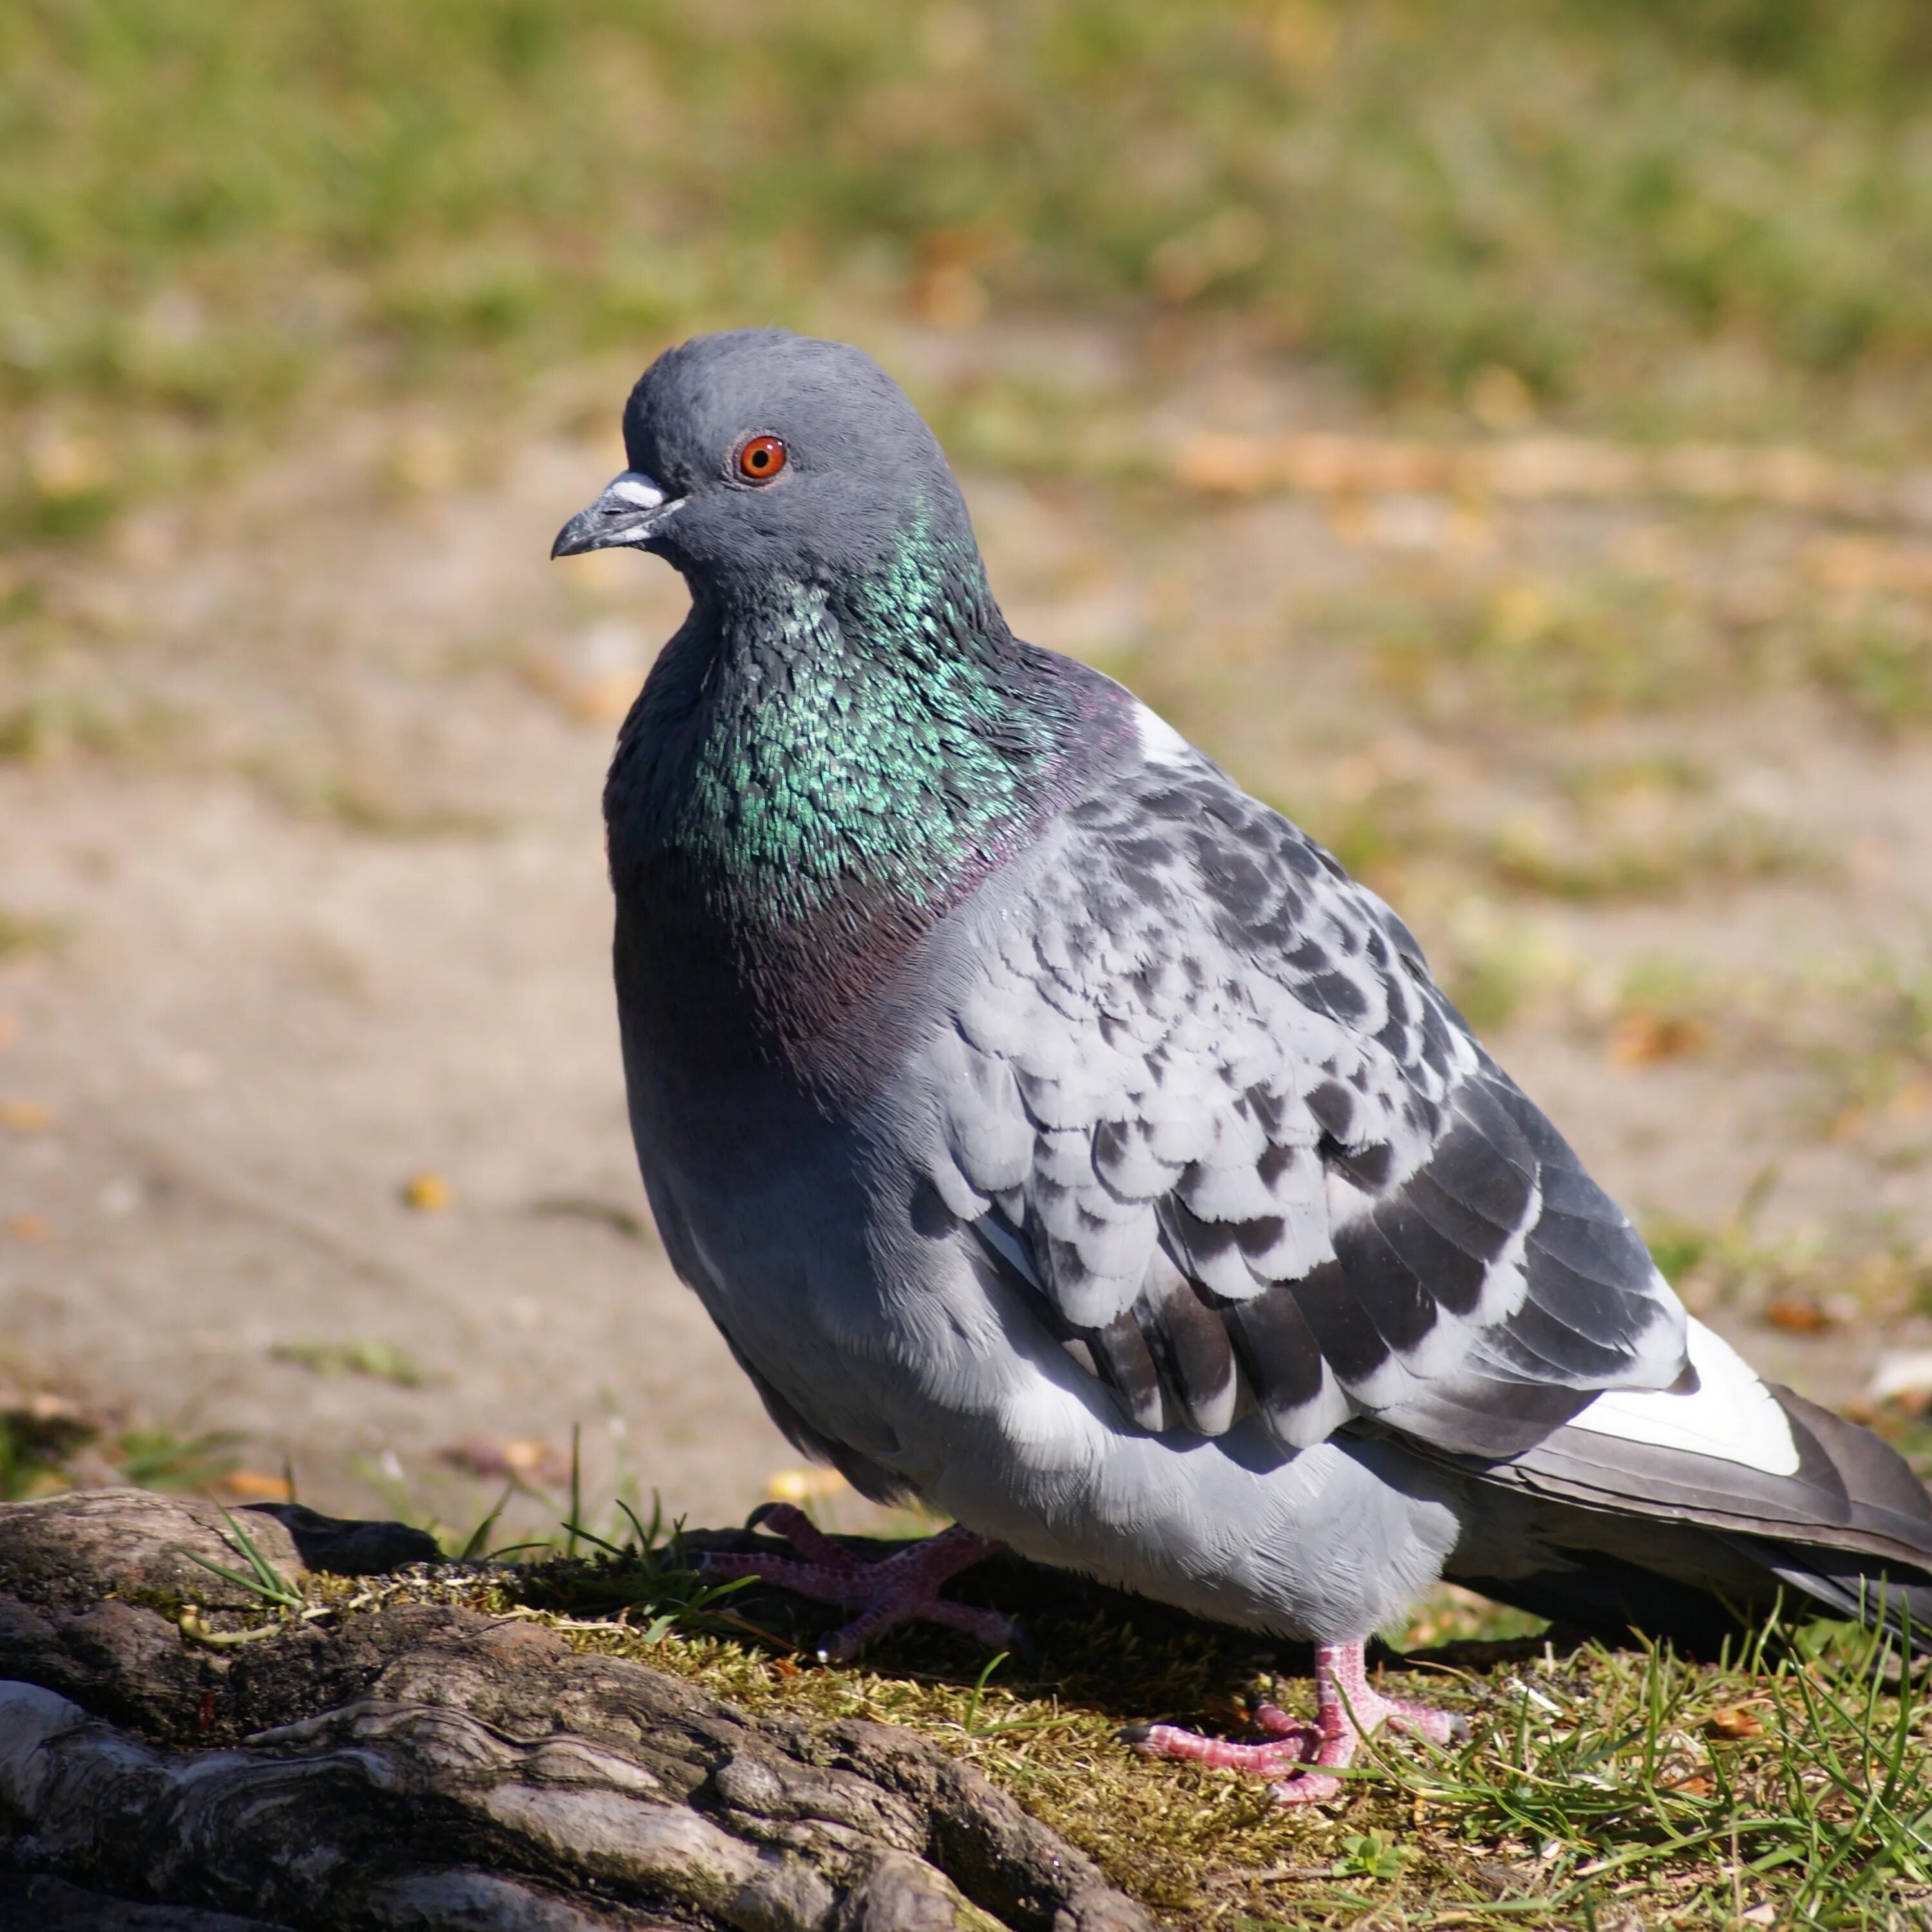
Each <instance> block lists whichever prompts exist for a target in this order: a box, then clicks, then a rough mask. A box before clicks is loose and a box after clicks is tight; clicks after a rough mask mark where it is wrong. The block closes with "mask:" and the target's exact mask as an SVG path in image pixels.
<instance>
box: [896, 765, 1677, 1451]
mask: <svg viewBox="0 0 1932 1932" xmlns="http://www.w3.org/2000/svg"><path fill="white" fill-rule="evenodd" d="M986 930H987V932H989V934H990V935H991V939H990V943H989V944H986V946H985V947H983V951H982V953H981V955H980V958H979V959H977V962H975V965H974V970H973V971H972V973H971V976H970V977H969V980H968V983H967V985H966V986H965V989H964V991H963V992H961V993H960V995H959V997H958V998H957V999H956V1002H955V1004H954V1006H953V1011H952V1013H951V1015H950V1019H951V1024H950V1026H949V1027H948V1028H947V1029H946V1030H945V1031H944V1032H943V1033H942V1034H941V1035H940V1036H938V1037H937V1038H936V1039H935V1040H934V1041H933V1042H932V1045H931V1046H930V1048H929V1051H928V1053H927V1055H926V1061H925V1062H924V1064H923V1067H922V1076H923V1079H924V1080H925V1082H926V1085H927V1090H928V1091H929V1093H930V1094H932V1097H933V1098H934V1101H935V1135H934V1138H933V1142H932V1154H931V1157H930V1163H929V1173H930V1178H931V1180H932V1184H933V1186H934V1187H935V1189H936V1190H938V1193H939V1194H940V1196H941V1198H942V1199H944V1202H945V1203H946V1205H947V1207H948V1208H950V1210H951V1211H952V1212H953V1214H955V1215H956V1216H957V1217H959V1218H960V1219H961V1220H963V1221H965V1222H966V1223H968V1224H970V1226H971V1229H972V1231H973V1235H974V1238H975V1239H976V1240H977V1241H979V1242H980V1244H982V1246H983V1249H984V1250H985V1252H986V1255H987V1256H988V1257H989V1259H992V1261H993V1262H994V1263H995V1265H997V1266H998V1268H1000V1269H1001V1271H1003V1272H1004V1274H1006V1275H1007V1277H1008V1278H1009V1279H1010V1280H1012V1281H1013V1282H1014V1283H1016V1284H1017V1285H1019V1286H1021V1287H1022V1289H1024V1291H1025V1292H1026V1293H1028V1295H1031V1296H1032V1297H1033V1298H1034V1299H1035V1301H1036V1303H1037V1306H1038V1307H1039V1309H1040V1313H1041V1314H1042V1315H1043V1317H1044V1318H1045V1319H1046V1320H1047V1321H1048V1322H1049V1323H1050V1324H1051V1325H1053V1327H1054V1328H1055V1330H1056V1331H1057V1332H1058V1334H1060V1335H1061V1337H1062V1339H1063V1340H1064V1343H1066V1345H1067V1347H1068V1349H1070V1352H1072V1353H1073V1354H1074V1355H1076V1358H1077V1359H1079V1360H1080V1361H1082V1362H1083V1363H1084V1364H1085V1365H1086V1366H1087V1367H1089V1368H1091V1370H1092V1372H1093V1373H1094V1374H1095V1375H1096V1376H1099V1377H1100V1378H1101V1379H1103V1380H1104V1381H1105V1382H1107V1383H1108V1384H1109V1385H1111V1386H1112V1388H1113V1389H1114V1390H1115V1391H1116V1392H1117V1394H1118V1397H1119V1398H1120V1400H1121V1404H1122V1406H1123V1407H1124V1410H1125V1411H1126V1412H1127V1415H1128V1416H1129V1417H1130V1418H1131V1419H1132V1420H1133V1422H1134V1423H1136V1424H1138V1425H1139V1427H1142V1428H1143V1429H1146V1430H1151V1431H1154V1432H1157V1433H1158V1432H1161V1431H1164V1430H1168V1429H1170V1428H1175V1427H1181V1428H1185V1429H1188V1430H1194V1431H1197V1432H1199V1433H1203V1434H1206V1435H1215V1434H1218V1433H1220V1432H1221V1431H1223V1430H1226V1429H1227V1428H1228V1427H1229V1426H1230V1425H1231V1424H1232V1422H1233V1421H1234V1420H1235V1418H1236V1416H1237V1415H1239V1414H1241V1413H1244V1412H1246V1411H1247V1409H1249V1408H1250V1407H1253V1408H1256V1409H1259V1411H1260V1412H1262V1415H1264V1417H1265V1418H1266V1420H1267V1422H1268V1425H1269V1427H1271V1429H1272V1430H1274V1433H1276V1434H1277V1436H1279V1437H1280V1439H1282V1440H1283V1442H1286V1443H1288V1444H1291V1445H1298V1446H1305V1445H1309V1444H1311V1443H1313V1442H1319V1441H1320V1440H1322V1439H1323V1438H1325V1436H1328V1434H1329V1433H1331V1431H1333V1430H1334V1429H1336V1428H1337V1427H1340V1425H1341V1424H1344V1423H1346V1422H1349V1421H1352V1420H1355V1419H1358V1418H1368V1419H1371V1420H1373V1421H1376V1422H1377V1423H1379V1424H1382V1426H1384V1427H1388V1428H1390V1429H1393V1430H1399V1431H1402V1432H1403V1433H1409V1434H1412V1435H1415V1436H1421V1437H1422V1438H1424V1439H1427V1440H1428V1441H1429V1442H1432V1443H1433V1444H1435V1445H1438V1446H1439V1447H1440V1448H1445V1449H1448V1450H1450V1451H1455V1452H1458V1453H1462V1454H1472V1455H1477V1456H1485V1457H1500V1456H1506V1455H1510V1454H1514V1453H1515V1452H1517V1451H1519V1450H1520V1449H1522V1448H1525V1447H1526V1446H1527V1445H1529V1444H1531V1443H1533V1442H1537V1441H1539V1440H1541V1439H1542V1438H1543V1437H1544V1436H1547V1434H1548V1433H1550V1431H1551V1430H1553V1429H1555V1428H1556V1427H1559V1425H1560V1424H1562V1423H1564V1422H1565V1421H1567V1420H1568V1418H1570V1417H1571V1416H1572V1415H1576V1414H1577V1413H1578V1412H1580V1411H1581V1410H1582V1409H1583V1408H1584V1407H1585V1406H1586V1405H1587V1404H1588V1403H1590V1402H1591V1401H1592V1399H1593V1398H1594V1397H1595V1396H1596V1395H1598V1394H1599V1393H1600V1392H1601V1391H1605V1390H1612V1389H1637V1390H1642V1389H1659V1388H1668V1387H1670V1386H1671V1385H1673V1384H1677V1385H1680V1386H1688V1385H1689V1384H1690V1381H1691V1371H1690V1370H1689V1369H1688V1360H1687V1357H1686V1355H1685V1326H1684V1315H1683V1311H1682V1307H1680V1306H1679V1304H1678V1302H1677V1301H1676V1298H1675V1296H1674V1295H1672V1293H1671V1292H1670V1289H1669V1287H1668V1286H1667V1285H1666V1284H1665V1283H1664V1281H1663V1280H1662V1278H1661V1277H1660V1276H1659V1275H1658V1273H1657V1271H1656V1270H1655V1268H1654V1267H1653V1265H1652V1262H1651V1260H1650V1258H1649V1254H1648V1253H1647V1252H1646V1250H1645V1248H1644V1246H1643V1242H1642V1241H1641V1240H1640V1238H1638V1236H1637V1233H1636V1232H1635V1230H1634V1229H1633V1228H1632V1227H1631V1225H1630V1223H1629V1221H1628V1219H1627V1218H1626V1217H1625V1215H1624V1214H1623V1213H1622V1211H1621V1210H1620V1209H1619V1208H1617V1206H1616V1204H1615V1203H1614V1202H1612V1201H1611V1200H1610V1199H1609V1198H1608V1196H1606V1195H1605V1194H1604V1193H1603V1191H1602V1190H1601V1189H1600V1188H1598V1187H1597V1186H1596V1185H1595V1183H1594V1182H1593V1181H1592V1180H1591V1179H1590V1178H1589V1175H1587V1174H1586V1172H1584V1171H1583V1167H1582V1166H1581V1164H1580V1163H1579V1162H1578V1160H1577V1157H1576V1156H1575V1155H1574V1154H1573V1153H1572V1152H1571V1150H1570V1149H1569V1148H1568V1146H1567V1145H1565V1142H1564V1141H1563V1140H1562V1137H1561V1136H1559V1134H1558V1133H1556V1130H1555V1129H1554V1128H1553V1127H1551V1126H1550V1124H1549V1122H1548V1121H1547V1120H1545V1119H1544V1117H1543V1116H1542V1115H1541V1113H1539V1112H1538V1110H1537V1109H1535V1107H1534V1106H1532V1104H1531V1103H1530V1102H1529V1100H1527V1099H1526V1097H1524V1096H1523V1094H1522V1093H1521V1092H1520V1091H1519V1090H1518V1089H1517V1087H1516V1086H1515V1085H1514V1083H1512V1082H1511V1081H1510V1079H1508V1076H1505V1074H1504V1073H1502V1071H1501V1070H1500V1069H1499V1068H1498V1067H1496V1065H1495V1064H1493V1062H1492V1061H1490V1059H1489V1058H1487V1055H1484V1052H1482V1050H1481V1048H1480V1047H1479V1046H1478V1045H1477V1043H1475V1040H1474V1039H1473V1038H1472V1036H1471V1035H1470V1034H1469V1031H1468V1029H1467V1028H1466V1026H1465V1025H1464V1024H1463V1021H1462V1019H1460V1016H1458V1015H1457V1013H1456V1012H1455V1011H1454V1009H1453V1008H1452V1007H1451V1006H1450V1004H1448V1001H1447V1000H1446V999H1445V998H1444V996H1443V995H1442V993H1441V992H1440V991H1439V989H1437V987H1436V985H1435V984H1434V983H1433V980H1431V978H1430V975H1429V972H1428V970H1427V966H1426V965H1425V964H1424V961H1423V959H1422V956H1421V951H1420V950H1419V949H1418V947H1417V946H1416V944H1415V941H1414V940H1413V939H1412V938H1411V937H1410V935H1409V933H1408V932H1407V931H1406V929H1405V928H1404V927H1403V925H1402V924H1401V922H1400V921H1399V920H1398V919H1397V918H1396V917H1395V916H1394V913H1391V912H1390V911H1389V910H1388V907H1385V905H1383V904H1382V902H1381V901H1379V899H1377V898H1376V897H1375V896H1374V895H1373V894H1372V893H1370V892H1368V891H1367V889H1365V888H1364V887H1363V886H1360V885H1358V883H1355V881H1354V880H1351V879H1350V878H1349V877H1347V875H1346V874H1345V873H1344V872H1343V870H1342V868H1340V866H1339V865H1337V864H1336V862H1334V859H1331V858H1330V857H1329V856H1328V854H1327V853H1325V852H1323V851H1322V850H1321V849H1320V848H1319V847H1317V846H1316V845H1315V844H1313V841H1310V839H1308V838H1307V837H1305V836H1304V835H1303V834H1302V833H1301V832H1299V831H1298V830H1297V829H1296V828H1295V826H1292V825H1291V824H1289V823H1288V822H1287V821H1286V820H1285V819H1283V817H1280V814H1277V813H1275V812H1274V811H1271V810H1269V809H1268V808H1267V807H1266V806H1265V805H1260V804H1259V803H1257V802H1256V801H1254V800H1253V799H1250V798H1248V797H1247V796H1245V795H1244V794H1243V793H1241V791H1240V790H1239V789H1238V787H1235V785H1234V784H1232V781H1229V779H1228V778H1226V776H1225V775H1223V774H1222V773H1221V772H1219V771H1218V770H1217V769H1215V768H1214V766H1211V764H1209V763H1208V761H1207V760H1205V759H1204V758H1202V757H1200V756H1199V754H1183V755H1180V756H1178V757H1176V756H1169V757H1165V758H1163V760H1160V762H1151V763H1147V764H1145V765H1143V766H1139V767H1137V768H1136V769H1135V770H1134V771H1133V772H1132V773H1130V774H1129V775H1127V776H1126V777H1125V778H1121V779H1119V780H1118V781H1114V782H1112V783H1111V784H1109V787H1108V789H1107V790H1106V793H1105V795H1104V796H1094V797H1092V798H1091V799H1088V800H1086V801H1085V802H1082V803H1080V804H1079V805H1076V806H1075V807H1073V808H1072V809H1071V810H1070V811H1069V812H1068V813H1067V814H1066V815H1065V816H1064V818H1063V820H1061V823H1060V825H1059V827H1058V832H1057V833H1056V835H1055V836H1054V837H1053V838H1050V839H1049V841H1047V843H1046V848H1045V849H1044V850H1043V851H1042V853H1040V862H1039V864H1038V865H1037V868H1034V869H1033V870H1032V871H1031V873H1030V874H1029V877H1028V880H1026V882H1025V887H1024V889H1023V890H1019V891H1016V892H1013V893H1012V894H1011V895H1009V897H1008V898H1007V900H1006V901H1004V902H1003V903H1001V904H1000V905H999V906H998V916H997V917H995V918H992V919H990V920H989V923H988V926H987V929H986Z"/></svg>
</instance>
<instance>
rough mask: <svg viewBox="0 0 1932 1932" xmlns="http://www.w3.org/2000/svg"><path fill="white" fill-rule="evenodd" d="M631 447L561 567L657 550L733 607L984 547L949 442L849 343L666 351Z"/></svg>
mask: <svg viewBox="0 0 1932 1932" xmlns="http://www.w3.org/2000/svg"><path fill="white" fill-rule="evenodd" d="M624 449H625V456H626V458H627V459H628V463H629V467H628V469H625V471H624V472H623V474H622V475H619V476H617V477H616V478H613V480H612V481H611V482H610V484H609V486H608V487H607V488H606V489H605V490H604V493H603V494H602V495H601V496H599V497H598V499H597V500H596V502H594V503H592V505H590V506H589V508H587V509H586V510H583V511H580V513H579V514H577V515H576V516H574V517H572V518H571V520H570V521H569V522H568V523H566V524H565V526H564V527H563V529H562V531H561V532H559V534H558V536H557V539H556V544H555V545H554V547H553V550H552V551H551V554H552V555H553V556H576V555H577V554H578V553H580V552H582V551H584V550H608V549H613V548H617V547H626V548H630V549H634V550H649V551H652V552H653V553H655V554H656V555H658V556H662V557H664V559H667V561H668V562H670V563H672V564H673V565H676V568H678V569H679V571H682V573H683V574H684V575H685V577H686V578H687V579H688V580H689V581H690V582H691V586H692V588H693V589H694V591H696V592H699V593H700V595H702V594H703V593H704V592H711V593H713V594H715V595H720V596H721V597H722V598H724V599H725V600H726V601H733V598H732V593H733V592H734V591H739V590H742V591H748V592H752V593H753V594H756V593H757V592H758V591H759V590H760V589H762V588H763V587H765V586H769V585H771V584H772V583H775V582H783V583H804V584H811V583H838V582H847V581H850V580H853V579H854V578H859V577H866V576H870V575H872V574H875V573H877V572H878V571H880V570H881V569H889V568H891V566H892V562H893V559H895V557H896V556H898V554H899V553H901V552H902V551H903V550H904V547H905V546H906V545H907V543H908V541H919V542H922V543H924V544H934V545H940V546H944V547H947V548H954V549H956V548H959V547H965V548H967V549H969V550H970V549H972V548H974V546H973V544H972V529H971V523H970V522H969V520H968V517H967V514H966V508H965V503H964V502H963V501H962V499H961V497H960V494H959V486H958V485H957V484H956V483H955V482H954V481H953V473H952V472H951V470H950V469H948V468H947V463H946V458H945V456H944V454H943V453H942V452H941V449H940V447H939V443H938V439H937V438H936V437H935V436H934V435H933V434H932V431H931V430H929V428H927V427H926V424H925V422H923V421H922V419H921V418H920V416H919V412H918V411H917V410H915V409H914V408H913V406H912V404H911V403H910V401H908V400H907V398H906V395H905V394H904V392H903V391H902V390H901V389H900V388H899V386H898V384H897V383H895V382H894V381H893V380H892V378H891V377H889V376H888V375H887V374H886V372H885V371H883V369H881V368H880V367H879V365H877V363H876V362H874V361H873V360H872V359H871V357H870V356H867V355H866V354H865V353H864V352H863V351H862V350H857V349H853V348H850V347H847V346H846V345H845V344H843V343H837V342H820V341H814V340H812V339H811V338H809V337H806V336H798V335H791V334H790V333H789V332H787V331H785V330H783V329H739V330H735V331H733V332H731V333H730V334H728V335H702V336H699V337H697V338H695V339H694V341H690V342H687V343H685V344H683V345H682V347H679V348H676V349H671V350H666V351H665V353H664V354H663V355H661V356H659V357H658V359H657V360H656V361H655V362H653V363H652V365H651V366H650V367H649V368H648V369H647V370H646V371H645V372H644V374H643V376H642V377H640V378H639V380H638V382H637V387H636V388H635V389H633V390H632V391H631V398H630V401H629V403H628V405H627V406H626V407H625V411H624Z"/></svg>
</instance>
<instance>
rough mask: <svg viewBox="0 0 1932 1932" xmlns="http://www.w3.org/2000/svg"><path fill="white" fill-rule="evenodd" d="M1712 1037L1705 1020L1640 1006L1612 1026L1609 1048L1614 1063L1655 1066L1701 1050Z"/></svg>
mask: <svg viewBox="0 0 1932 1932" xmlns="http://www.w3.org/2000/svg"><path fill="white" fill-rule="evenodd" d="M1709 1039H1710V1029H1709V1028H1708V1027H1706V1025H1704V1023H1703V1021H1702V1020H1694V1019H1684V1018H1683V1017H1682V1016H1679V1015H1676V1014H1670V1013H1652V1012H1651V1011H1650V1010H1648V1009H1647V1008H1643V1007H1640V1008H1638V1009H1637V1010H1635V1011H1634V1012H1631V1013H1625V1014H1624V1015H1623V1016H1622V1017H1621V1018H1620V1019H1619V1020H1618V1022H1617V1023H1616V1025H1615V1026H1613V1028H1611V1029H1610V1041H1609V1044H1608V1047H1607V1051H1608V1052H1609V1055H1610V1061H1611V1064H1613V1066H1616V1067H1655V1066H1657V1065H1658V1064H1660V1063H1661V1062H1663V1061H1667V1060H1682V1059H1684V1058H1686V1057H1687V1056H1688V1055H1691V1054H1694V1053H1701V1052H1703V1049H1704V1047H1705V1046H1706V1043H1708V1042H1709Z"/></svg>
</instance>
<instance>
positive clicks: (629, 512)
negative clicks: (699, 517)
mask: <svg viewBox="0 0 1932 1932" xmlns="http://www.w3.org/2000/svg"><path fill="white" fill-rule="evenodd" d="M683 502H684V499H683V498H682V496H679V497H676V498H675V499H670V498H667V496H666V495H665V493H664V485H663V484H661V483H658V482H656V481H654V480H653V479H652V478H650V477H649V476H646V475H645V474H644V473H643V471H642V470H640V469H627V470H625V472H624V473H623V475H621V476H613V478H611V479H610V484H609V486H608V487H607V488H606V489H605V490H604V493H603V495H602V496H599V497H598V499H597V500H596V502H594V503H592V505H591V506H590V507H589V509H587V510H580V511H577V514H576V515H575V516H574V517H571V520H570V521H569V522H568V523H565V525H564V526H563V528H562V529H560V530H559V531H558V532H557V533H556V542H555V543H553V544H551V545H550V555H551V556H582V555H583V553H584V552H585V551H586V550H620V549H623V548H625V547H631V548H637V547H641V546H642V545H643V544H646V543H648V542H649V541H650V539H651V536H652V533H653V532H655V530H656V529H657V527H658V525H659V524H660V523H662V522H663V521H664V518H665V517H667V516H669V515H670V513H671V511H673V510H675V509H676V508H679V507H680V505H682V503H683Z"/></svg>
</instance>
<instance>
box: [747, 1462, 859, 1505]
mask: <svg viewBox="0 0 1932 1932" xmlns="http://www.w3.org/2000/svg"><path fill="white" fill-rule="evenodd" d="M850 1487H852V1485H851V1484H850V1483H848V1482H847V1481H846V1480H845V1478H844V1477H843V1476H841V1475H840V1474H839V1473H838V1471H837V1470H836V1469H811V1468H805V1469H774V1470H773V1471H772V1474H771V1478H770V1480H769V1481H767V1482H766V1484H765V1499H766V1502H774V1503H808V1502H817V1501H818V1500H819V1499H820V1498H823V1497H825V1496H838V1495H839V1494H841V1493H842V1492H843V1491H844V1490H849V1489H850Z"/></svg>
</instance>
